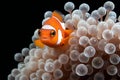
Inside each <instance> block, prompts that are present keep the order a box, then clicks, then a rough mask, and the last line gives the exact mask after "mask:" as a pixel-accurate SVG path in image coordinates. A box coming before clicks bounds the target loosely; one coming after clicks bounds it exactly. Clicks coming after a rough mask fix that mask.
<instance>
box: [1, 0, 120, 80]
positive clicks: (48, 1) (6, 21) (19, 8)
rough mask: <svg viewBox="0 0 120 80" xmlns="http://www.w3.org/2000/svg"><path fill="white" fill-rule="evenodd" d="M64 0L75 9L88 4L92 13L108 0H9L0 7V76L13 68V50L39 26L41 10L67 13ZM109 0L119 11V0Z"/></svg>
mask: <svg viewBox="0 0 120 80" xmlns="http://www.w3.org/2000/svg"><path fill="white" fill-rule="evenodd" d="M67 1H72V2H73V3H74V4H75V9H77V8H79V5H80V4H81V3H87V4H89V6H90V11H89V12H90V13H91V11H93V10H95V9H98V8H99V7H100V6H103V4H104V2H106V1H107V0H32V1H26V0H19V1H18V0H16V1H12V0H10V1H5V2H4V3H5V4H4V5H3V6H2V10H3V11H1V13H3V15H2V17H3V19H2V21H3V22H2V25H1V27H0V28H1V29H0V30H1V31H2V32H1V35H2V36H1V40H2V41H1V44H2V45H1V48H0V49H1V50H2V52H1V53H0V54H1V55H0V59H2V60H1V62H2V64H0V65H1V68H0V69H1V70H0V80H7V75H8V74H9V73H10V72H11V70H12V69H13V68H16V67H17V64H18V62H16V61H15V60H14V54H15V53H17V52H21V50H22V48H24V47H29V44H30V43H31V42H32V40H31V37H32V35H33V33H34V31H35V29H37V28H40V27H41V23H42V20H43V18H44V17H43V16H44V12H46V11H48V10H50V11H54V10H59V11H61V12H62V13H63V14H66V13H67V12H65V11H64V4H65V3H66V2H67ZM111 1H113V2H114V4H115V9H114V11H115V12H116V13H117V14H118V15H119V14H120V6H119V4H120V0H111ZM2 67H3V68H2Z"/></svg>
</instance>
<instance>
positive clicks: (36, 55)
mask: <svg viewBox="0 0 120 80" xmlns="http://www.w3.org/2000/svg"><path fill="white" fill-rule="evenodd" d="M74 8H75V5H74V3H73V2H66V3H65V5H64V9H65V11H67V12H68V14H66V15H65V16H64V22H65V27H66V28H68V29H72V30H73V32H72V33H71V34H70V38H69V40H68V44H66V45H65V46H64V47H57V48H51V47H48V46H47V45H46V46H45V47H44V48H39V47H37V46H35V45H34V43H31V44H30V46H29V48H23V49H22V51H21V52H20V53H16V54H15V56H14V59H15V60H16V61H18V62H19V63H18V66H17V68H14V69H13V70H11V73H10V74H9V75H8V80H120V16H119V17H118V19H117V15H116V13H115V12H114V11H113V10H114V8H115V5H114V3H113V2H111V1H107V2H105V3H104V5H103V7H100V8H98V9H97V10H94V11H92V12H91V14H90V13H88V11H89V10H90V7H89V5H88V4H86V3H82V4H81V5H80V6H79V9H74ZM51 15H52V12H51V11H46V12H45V14H44V18H45V19H44V20H43V22H42V23H44V21H45V20H47V19H48V18H49V17H51ZM37 37H38V35H37V34H36V31H35V33H34V35H33V37H32V40H33V41H34V40H35V39H36V38H37Z"/></svg>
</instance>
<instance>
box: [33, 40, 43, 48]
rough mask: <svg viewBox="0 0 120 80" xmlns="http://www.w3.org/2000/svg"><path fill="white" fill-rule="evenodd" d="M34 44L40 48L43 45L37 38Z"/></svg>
mask: <svg viewBox="0 0 120 80" xmlns="http://www.w3.org/2000/svg"><path fill="white" fill-rule="evenodd" d="M34 44H35V45H36V46H38V47H40V48H44V46H45V45H44V44H43V43H42V42H41V41H40V40H39V39H37V40H35V41H34Z"/></svg>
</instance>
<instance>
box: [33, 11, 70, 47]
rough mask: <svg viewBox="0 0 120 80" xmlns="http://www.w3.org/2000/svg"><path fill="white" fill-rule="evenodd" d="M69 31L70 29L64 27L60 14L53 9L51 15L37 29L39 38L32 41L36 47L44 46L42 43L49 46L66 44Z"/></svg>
mask: <svg viewBox="0 0 120 80" xmlns="http://www.w3.org/2000/svg"><path fill="white" fill-rule="evenodd" d="M71 32H72V30H70V29H66V28H65V26H64V23H63V18H62V15H61V14H60V13H59V12H57V11H53V12H52V16H51V17H50V18H49V19H47V20H46V21H45V22H44V23H43V26H42V27H41V29H39V31H38V35H39V39H37V40H35V41H34V43H35V45H36V46H38V47H44V45H47V46H49V47H58V46H64V45H65V44H67V42H68V39H69V35H70V33H71Z"/></svg>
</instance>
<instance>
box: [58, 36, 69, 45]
mask: <svg viewBox="0 0 120 80" xmlns="http://www.w3.org/2000/svg"><path fill="white" fill-rule="evenodd" d="M68 40H69V36H68V37H66V38H64V39H63V40H62V42H61V44H60V45H61V46H64V45H65V44H67V43H68Z"/></svg>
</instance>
